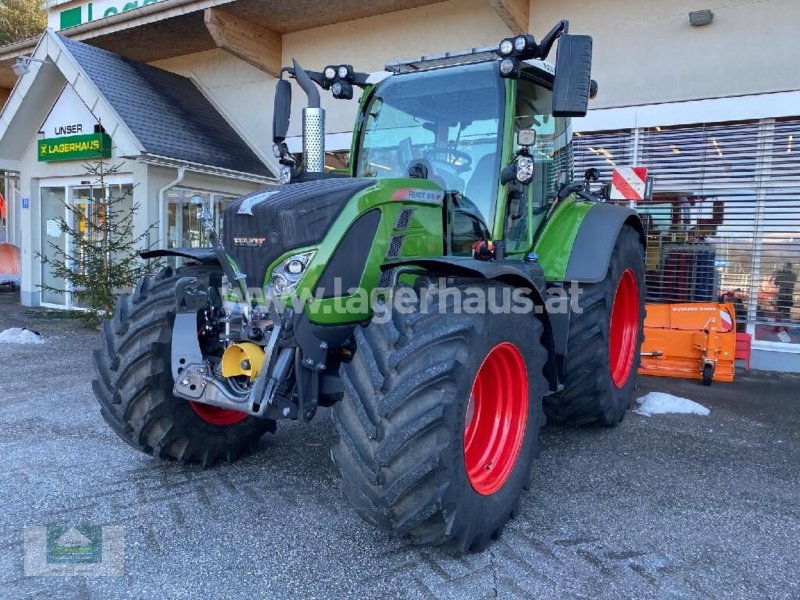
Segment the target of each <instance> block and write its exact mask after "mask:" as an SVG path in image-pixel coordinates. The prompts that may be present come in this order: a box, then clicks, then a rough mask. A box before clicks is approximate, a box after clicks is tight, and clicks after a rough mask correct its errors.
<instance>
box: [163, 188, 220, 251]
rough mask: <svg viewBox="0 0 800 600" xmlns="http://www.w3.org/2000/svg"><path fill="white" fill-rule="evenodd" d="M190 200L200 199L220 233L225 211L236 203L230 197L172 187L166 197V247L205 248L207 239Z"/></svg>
mask: <svg viewBox="0 0 800 600" xmlns="http://www.w3.org/2000/svg"><path fill="white" fill-rule="evenodd" d="M193 199H201V200H202V201H203V203H204V204H205V205H207V206H208V207H209V208H210V209H211V216H212V218H213V220H214V227H215V229H216V230H217V231H218V232H219V231H222V220H223V217H224V213H225V209H226V208H227V207H228V205H229V204H230V203H231V202H233V201H234V200H235V198H234V197H232V196H225V195H222V194H212V193H209V192H203V191H198V190H188V189H182V188H173V189H172V190H170V191H169V192H168V194H167V247H168V248H204V247H207V246H208V245H209V241H208V237H207V236H206V232H205V230H204V228H203V225H202V223H201V222H200V218H199V211H198V208H199V207H198V205H197V204H195V203H193Z"/></svg>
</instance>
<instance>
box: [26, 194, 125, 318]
mask: <svg viewBox="0 0 800 600" xmlns="http://www.w3.org/2000/svg"><path fill="white" fill-rule="evenodd" d="M132 191H133V187H132V186H131V185H129V184H119V183H114V184H113V185H111V184H106V188H105V189H103V188H102V187H99V186H96V185H94V186H93V185H86V184H85V182H81V185H75V186H69V185H66V186H47V187H42V188H41V207H42V237H41V250H40V251H41V253H42V256H44V257H45V258H46V259H47V260H49V261H61V260H64V256H63V255H59V254H58V251H57V249H58V250H61V251H62V252H64V253H65V254H66V255H67V256H71V257H74V259H75V260H74V262H73V264H72V265H70V266H71V268H73V269H76V268H79V267H80V264H81V262H82V259H83V258H84V254H83V253H84V250H83V249H82V247H81V245H80V244H76V243H75V240H73V239H71V238H70V236H69V235H67V234H66V233H64V232H62V231H61V225H60V224H61V220H62V219H63V220H64V221H65V222H66V223H67V225H68V227H69V228H70V229H71V230H72V231H74V232H76V233H79V234H80V235H81V236H83V238H84V239H88V240H89V241H90V242H98V243H99V242H101V240H100V239H99V237H100V235H101V234H100V233H99V232H98V231H97V230H96V229H95V228H93V227H92V226H91V225H102V224H104V223H105V219H106V216H107V215H106V214H105V206H104V203H103V200H104V199H105V198H117V199H119V200H120V202H119V203H118V204H117V205H116V207H115V208H116V210H117V211H122V212H125V211H127V210H129V209H130V207H131V204H132ZM94 238H96V239H94ZM41 277H42V283H43V284H44V285H47V286H49V287H52V288H55V289H57V290H63V291H59V292H56V291H52V290H42V304H48V305H53V306H58V307H63V308H81V303H80V302H78V301H77V299H76V298H75V295H74V294H73V291H74V290H73V289H72V288H71V286H70V284H69V282H67V281H65V280H64V279H63V278H61V277H55V276H54V275H53V273H52V266H51V265H50V264H47V263H44V262H43V264H42V272H41Z"/></svg>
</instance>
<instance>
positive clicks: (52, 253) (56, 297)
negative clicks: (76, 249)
mask: <svg viewBox="0 0 800 600" xmlns="http://www.w3.org/2000/svg"><path fill="white" fill-rule="evenodd" d="M66 194H67V190H66V188H64V187H46V188H42V189H41V199H42V219H41V222H42V233H41V235H42V237H41V240H42V245H41V254H42V256H43V257H44V258H45V259H46V260H47V261H58V260H60V259H61V256H59V254H58V251H59V250H60V251H61V252H66V251H67V234H66V233H64V232H62V231H61V219H63V218H65V217H66V213H65V204H66V200H67V196H66ZM42 285H45V286H48V287H51V288H55V289H57V290H66V281H64V279H63V278H60V277H55V276H54V275H53V274H52V272H51V266H50V265H49V264H47V263H46V262H44V261H43V262H42ZM42 303H43V304H55V305H58V306H66V304H67V297H66V294H65V293H63V292H56V291H53V290H47V289H42Z"/></svg>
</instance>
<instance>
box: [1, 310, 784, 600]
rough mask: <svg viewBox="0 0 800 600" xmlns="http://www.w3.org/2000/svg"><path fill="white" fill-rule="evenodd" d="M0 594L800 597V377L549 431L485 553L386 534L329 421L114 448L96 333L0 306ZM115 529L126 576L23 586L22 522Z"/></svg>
mask: <svg viewBox="0 0 800 600" xmlns="http://www.w3.org/2000/svg"><path fill="white" fill-rule="evenodd" d="M23 325H24V326H28V327H30V328H33V329H38V330H39V331H41V332H42V333H43V334H44V335H45V336H46V337H47V344H46V345H44V346H21V345H6V344H0V365H2V368H1V369H0V390H2V391H1V392H0V425H2V428H0V456H2V457H3V462H4V464H5V465H6V466H5V468H4V469H3V470H2V473H0V498H1V499H2V512H1V513H0V597H2V598H15V599H21V598H34V597H35V598H39V597H64V598H103V599H105V598H137V599H140V598H141V599H145V598H190V597H191V598H197V597H208V598H244V597H255V598H295V597H298V598H345V597H353V598H395V597H398V598H400V597H409V598H484V597H499V598H515V597H521V598H531V597H532V598H583V597H592V598H595V597H604V598H614V599H617V598H698V597H713V598H768V597H771V598H797V597H800V584H798V576H797V575H798V572H800V558H798V557H800V503H799V502H798V498H800V483H798V482H800V479H799V478H798V467H799V466H800V393H799V392H800V378H797V377H792V376H781V375H775V374H763V373H761V374H756V373H752V374H748V375H740V376H739V378H738V379H737V382H736V383H735V384H730V385H725V384H714V385H713V386H712V387H711V388H703V387H702V386H700V385H699V384H698V383H695V382H685V381H678V380H667V379H654V378H647V379H644V380H642V382H641V390H640V392H639V393H640V395H643V394H644V393H645V392H648V391H651V390H659V391H666V392H670V393H674V394H677V395H681V396H684V397H688V398H691V399H693V400H696V401H698V402H701V403H702V404H703V405H705V406H707V407H709V408H710V409H711V414H710V416H707V417H700V416H695V415H670V416H655V417H651V418H647V417H643V416H640V415H637V414H634V413H630V414H629V415H628V416H627V418H626V419H625V421H624V422H623V423H622V424H621V426H619V427H617V428H615V429H604V430H586V429H569V428H555V427H547V428H545V429H544V430H543V432H542V443H541V446H542V454H541V458H540V460H539V461H538V464H537V465H536V466H535V468H534V471H533V475H532V486H531V491H530V492H528V493H527V494H526V495H525V496H524V499H523V502H522V507H521V509H522V510H521V514H520V515H519V517H518V518H517V519H516V520H514V521H513V522H512V523H511V524H510V526H509V527H508V528H507V529H506V533H505V534H504V536H503V538H502V539H501V540H500V541H499V542H497V543H494V544H493V545H492V546H491V547H490V549H489V550H488V551H486V552H483V553H481V554H472V555H466V556H454V555H451V554H448V553H444V552H442V551H439V550H436V549H426V548H421V549H420V548H415V547H410V546H408V545H406V544H405V543H404V542H403V541H402V540H396V539H390V538H388V537H386V536H385V535H384V534H382V533H380V532H378V531H375V530H374V529H373V528H372V527H370V526H369V525H367V524H365V523H363V522H362V521H361V520H360V519H359V518H358V517H357V516H355V514H354V513H353V512H351V510H350V509H349V507H348V506H347V504H346V503H345V501H344V499H343V498H342V496H341V494H340V492H339V491H338V489H337V483H336V478H335V475H334V471H333V468H332V466H331V462H330V458H329V451H328V448H329V447H330V446H331V445H332V443H333V441H334V431H333V427H332V424H331V422H330V419H329V418H328V415H327V413H326V411H324V410H323V411H321V413H320V414H319V415H318V417H317V418H316V419H315V421H314V422H313V423H312V424H310V425H299V424H294V423H289V424H285V425H283V426H279V431H278V433H277V434H276V435H273V436H267V437H265V438H264V439H263V440H262V442H261V446H260V450H259V452H258V453H257V454H255V455H253V456H250V457H248V458H245V459H243V460H241V461H240V462H237V463H235V464H233V465H218V466H217V467H215V468H213V469H207V470H203V469H200V468H196V467H181V466H178V465H176V464H171V463H164V462H160V461H156V460H154V459H152V458H150V457H148V456H145V455H143V454H140V453H137V452H135V451H134V450H132V449H131V448H130V447H128V446H126V445H125V444H124V443H123V442H122V441H120V440H119V439H118V438H117V437H116V436H115V434H114V433H113V432H112V431H111V430H110V429H109V428H108V427H107V426H106V425H105V423H104V422H103V421H102V419H101V418H100V414H99V410H98V407H97V404H96V402H95V400H94V397H93V395H92V392H91V387H90V380H91V377H92V367H91V359H90V357H91V351H92V348H93V347H94V345H95V343H96V338H97V333H96V332H94V331H91V330H87V329H81V328H80V327H79V326H78V325H76V324H75V323H74V322H71V321H68V320H63V319H53V318H49V319H48V318H42V317H36V316H32V315H30V314H27V313H26V312H25V311H23V310H22V309H21V308H20V307H19V306H17V305H16V304H14V302H13V299H12V298H11V297H10V296H8V295H3V296H0V330H2V329H5V328H6V327H12V326H23ZM48 524H65V525H66V524H94V525H117V526H121V527H123V528H124V533H125V575H124V576H123V577H94V578H89V577H25V576H24V575H23V543H22V540H23V527H24V526H26V525H48Z"/></svg>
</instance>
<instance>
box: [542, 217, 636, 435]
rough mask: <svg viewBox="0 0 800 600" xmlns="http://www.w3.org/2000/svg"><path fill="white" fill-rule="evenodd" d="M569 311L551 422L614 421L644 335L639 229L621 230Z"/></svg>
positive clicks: (548, 400) (550, 400)
mask: <svg viewBox="0 0 800 600" xmlns="http://www.w3.org/2000/svg"><path fill="white" fill-rule="evenodd" d="M582 292H583V293H582V294H581V295H580V297H579V298H578V305H579V306H580V308H581V312H580V313H578V312H573V313H572V315H571V316H570V326H569V339H568V342H567V356H566V361H565V378H564V382H563V383H564V388H563V389H562V390H561V392H559V393H558V394H552V395H550V396H546V397H545V401H544V410H545V413H546V414H547V418H548V420H549V421H551V422H555V423H561V424H565V425H601V426H605V427H613V426H615V425H617V424H618V423H619V422H620V421H622V419H623V418H624V417H625V414H626V412H627V410H628V405H629V404H630V402H631V399H632V396H633V391H634V388H635V387H636V372H637V369H638V367H639V356H640V353H641V346H642V340H643V337H644V333H643V332H644V326H643V323H644V313H645V279H644V263H643V261H642V246H641V243H640V240H639V234H638V233H637V232H636V230H634V229H633V228H632V227H630V226H628V225H625V226H623V227H622V229H621V230H620V233H619V236H618V237H617V241H616V244H615V245H614V249H613V251H612V254H611V261H610V264H609V266H608V272H607V273H606V277H605V279H604V280H603V281H601V282H600V283H596V284H589V285H584V286H582Z"/></svg>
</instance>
